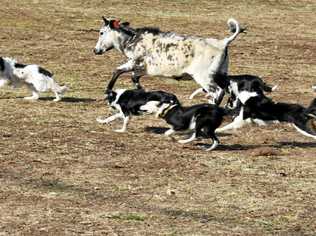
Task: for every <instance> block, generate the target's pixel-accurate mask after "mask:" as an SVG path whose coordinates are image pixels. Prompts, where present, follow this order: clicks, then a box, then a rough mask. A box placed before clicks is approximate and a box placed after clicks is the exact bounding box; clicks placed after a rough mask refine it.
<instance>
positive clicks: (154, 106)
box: [139, 101, 160, 114]
mask: <svg viewBox="0 0 316 236" xmlns="http://www.w3.org/2000/svg"><path fill="white" fill-rule="evenodd" d="M159 103H160V102H158V101H149V102H147V103H146V104H145V105H142V106H140V108H139V109H140V110H141V111H144V112H146V113H149V114H151V113H155V112H157V111H158V110H159V107H158V104H159Z"/></svg>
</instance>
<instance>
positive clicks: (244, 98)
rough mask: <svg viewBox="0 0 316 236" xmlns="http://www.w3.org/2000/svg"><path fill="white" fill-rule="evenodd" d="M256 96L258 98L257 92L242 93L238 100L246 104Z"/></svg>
mask: <svg viewBox="0 0 316 236" xmlns="http://www.w3.org/2000/svg"><path fill="white" fill-rule="evenodd" d="M256 96H258V94H257V93H256V92H248V91H242V92H240V93H239V94H238V99H239V100H240V101H241V103H242V104H245V103H246V102H247V101H248V100H249V98H252V97H256Z"/></svg>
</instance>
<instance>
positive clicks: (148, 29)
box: [136, 27, 162, 35]
mask: <svg viewBox="0 0 316 236" xmlns="http://www.w3.org/2000/svg"><path fill="white" fill-rule="evenodd" d="M136 33H137V34H144V33H151V34H153V35H157V34H160V33H162V32H161V31H160V29H159V28H156V27H143V28H137V29H136Z"/></svg>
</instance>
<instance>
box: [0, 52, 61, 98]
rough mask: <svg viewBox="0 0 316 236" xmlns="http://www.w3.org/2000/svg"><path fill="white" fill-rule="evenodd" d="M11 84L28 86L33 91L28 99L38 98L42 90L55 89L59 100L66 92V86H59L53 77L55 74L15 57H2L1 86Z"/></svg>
mask: <svg viewBox="0 0 316 236" xmlns="http://www.w3.org/2000/svg"><path fill="white" fill-rule="evenodd" d="M4 85H11V86H12V87H14V88H16V87H21V86H26V87H27V88H28V89H29V90H30V91H31V92H32V96H31V97H25V98H24V99H27V100H37V99H38V98H39V94H40V92H46V91H49V90H51V91H53V92H54V94H55V96H56V98H55V99H54V101H59V100H60V99H61V96H62V95H63V94H64V93H65V92H66V90H67V87H66V86H59V85H58V84H57V83H56V82H55V80H54V79H53V74H52V73H51V72H49V71H48V70H46V69H44V68H42V67H40V66H38V65H24V64H21V63H17V62H16V61H15V60H14V59H11V58H8V57H0V87H2V86H4Z"/></svg>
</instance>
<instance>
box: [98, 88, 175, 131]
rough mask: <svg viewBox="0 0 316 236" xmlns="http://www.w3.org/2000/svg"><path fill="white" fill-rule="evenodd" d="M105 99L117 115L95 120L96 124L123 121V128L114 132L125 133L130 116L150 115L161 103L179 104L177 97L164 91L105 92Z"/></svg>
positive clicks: (118, 90) (123, 90)
mask: <svg viewBox="0 0 316 236" xmlns="http://www.w3.org/2000/svg"><path fill="white" fill-rule="evenodd" d="M105 97H106V100H107V101H108V103H109V105H110V106H111V107H112V108H114V109H115V110H117V111H118V113H116V114H114V115H112V116H110V117H107V118H97V122H99V123H101V124H103V123H106V124H108V123H110V122H112V121H114V120H116V119H119V118H120V119H123V127H122V128H121V129H119V130H115V131H116V132H125V131H126V129H127V124H128V121H129V119H130V116H132V115H141V114H143V113H152V112H153V110H152V109H153V108H155V107H156V106H158V105H159V104H163V103H166V104H171V105H174V104H179V101H178V99H177V97H176V96H175V95H173V94H171V93H167V92H164V91H150V92H146V91H145V90H143V89H131V90H126V89H117V90H107V91H106V92H105ZM144 107H145V108H144Z"/></svg>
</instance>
